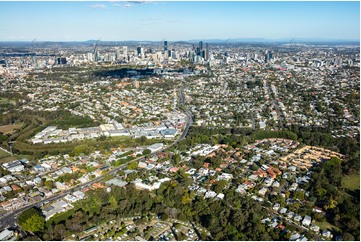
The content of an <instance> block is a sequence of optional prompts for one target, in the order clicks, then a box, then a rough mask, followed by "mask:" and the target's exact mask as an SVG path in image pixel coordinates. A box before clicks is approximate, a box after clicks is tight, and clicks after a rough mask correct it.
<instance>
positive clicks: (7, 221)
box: [0, 88, 193, 231]
mask: <svg viewBox="0 0 361 242" xmlns="http://www.w3.org/2000/svg"><path fill="white" fill-rule="evenodd" d="M179 100H180V103H181V104H184V95H183V89H182V88H181V89H179ZM184 112H185V114H186V115H187V121H186V125H185V127H184V130H183V133H182V134H181V135H180V136H179V137H178V138H177V139H176V140H175V141H174V142H173V143H172V144H170V145H168V146H166V147H165V148H164V149H162V150H161V151H165V150H167V149H169V148H170V147H172V146H173V145H175V144H177V143H179V142H180V141H181V140H183V139H184V138H185V137H186V135H187V134H188V132H189V128H190V126H191V125H192V124H193V117H192V115H191V113H190V112H189V111H188V110H184ZM157 152H158V151H156V152H153V153H152V155H154V154H156V153H157ZM141 159H144V156H141V157H138V158H136V159H134V160H131V161H129V162H127V163H125V164H123V165H121V166H119V167H117V168H114V169H112V170H110V171H108V172H107V173H106V174H104V175H102V176H99V177H97V178H95V179H93V180H91V181H88V182H85V183H82V184H79V185H77V186H74V187H71V188H69V189H67V190H64V191H62V192H61V193H58V194H55V195H53V196H50V197H48V198H44V199H42V200H41V201H38V202H33V203H30V204H27V205H25V206H24V207H21V208H19V209H16V210H12V211H10V212H8V213H6V214H2V215H0V216H1V218H0V231H1V230H3V229H5V228H7V227H10V226H12V225H14V224H16V220H17V216H18V215H19V214H20V213H22V212H23V211H25V210H27V209H29V208H32V207H36V206H42V205H43V204H44V203H47V202H51V201H54V200H59V199H61V198H63V197H65V196H66V195H67V194H70V193H73V192H74V191H75V190H78V189H83V188H85V187H89V186H91V185H92V184H94V183H96V182H99V181H101V180H103V179H104V177H106V176H108V175H115V174H116V173H117V172H118V171H119V170H120V169H124V168H125V167H126V166H127V165H128V164H129V163H130V162H132V161H138V160H141Z"/></svg>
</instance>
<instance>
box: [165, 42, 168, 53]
mask: <svg viewBox="0 0 361 242" xmlns="http://www.w3.org/2000/svg"><path fill="white" fill-rule="evenodd" d="M167 50H168V41H166V40H165V41H164V52H166V51H167Z"/></svg>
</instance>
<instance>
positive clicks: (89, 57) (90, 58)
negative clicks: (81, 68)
mask: <svg viewBox="0 0 361 242" xmlns="http://www.w3.org/2000/svg"><path fill="white" fill-rule="evenodd" d="M88 60H89V61H93V60H94V59H93V53H91V52H89V53H88Z"/></svg>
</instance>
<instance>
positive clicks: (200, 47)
mask: <svg viewBox="0 0 361 242" xmlns="http://www.w3.org/2000/svg"><path fill="white" fill-rule="evenodd" d="M199 49H200V50H203V41H199Z"/></svg>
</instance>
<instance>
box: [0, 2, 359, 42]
mask: <svg viewBox="0 0 361 242" xmlns="http://www.w3.org/2000/svg"><path fill="white" fill-rule="evenodd" d="M359 9H360V3H359V2H358V1H354V2H156V1H154V2H153V1H129V2H124V1H122V2H118V1H110V2H107V1H103V2H0V21H1V22H2V23H6V24H2V25H1V27H0V41H31V40H33V39H37V40H38V41H85V40H89V39H100V38H101V39H102V40H104V41H106V40H108V41H122V40H152V41H159V40H161V39H163V38H166V39H168V40H170V41H175V40H192V39H230V38H231V39H232V38H264V39H321V40H330V39H331V40H340V39H341V40H359V36H360V21H359V19H360V12H359Z"/></svg>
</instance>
